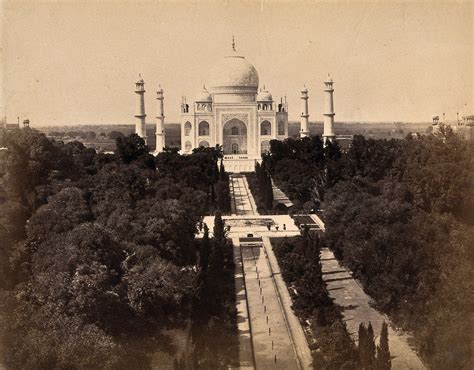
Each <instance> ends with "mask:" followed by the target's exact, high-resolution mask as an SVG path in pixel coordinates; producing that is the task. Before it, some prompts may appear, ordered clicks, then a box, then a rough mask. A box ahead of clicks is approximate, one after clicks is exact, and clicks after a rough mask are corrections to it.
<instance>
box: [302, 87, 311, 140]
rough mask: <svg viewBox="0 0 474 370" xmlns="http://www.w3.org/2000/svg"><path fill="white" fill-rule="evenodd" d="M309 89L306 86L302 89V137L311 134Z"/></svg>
mask: <svg viewBox="0 0 474 370" xmlns="http://www.w3.org/2000/svg"><path fill="white" fill-rule="evenodd" d="M308 98H309V97H308V89H307V88H306V86H304V87H303V90H301V100H302V105H301V129H300V137H306V136H308V135H309V131H308V119H309V114H308Z"/></svg>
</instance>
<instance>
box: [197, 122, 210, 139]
mask: <svg viewBox="0 0 474 370" xmlns="http://www.w3.org/2000/svg"><path fill="white" fill-rule="evenodd" d="M198 132H199V136H209V122H207V121H201V122H199V127H198Z"/></svg>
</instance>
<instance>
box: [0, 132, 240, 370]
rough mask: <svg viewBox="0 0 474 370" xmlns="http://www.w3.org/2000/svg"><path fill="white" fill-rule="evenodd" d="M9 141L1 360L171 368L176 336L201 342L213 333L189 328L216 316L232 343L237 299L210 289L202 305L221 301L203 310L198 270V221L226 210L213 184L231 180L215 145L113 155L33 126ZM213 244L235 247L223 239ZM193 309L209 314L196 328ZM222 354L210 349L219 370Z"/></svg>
mask: <svg viewBox="0 0 474 370" xmlns="http://www.w3.org/2000/svg"><path fill="white" fill-rule="evenodd" d="M5 141H6V146H7V148H8V151H7V155H6V157H5V165H4V168H5V172H6V173H5V174H4V176H2V177H1V186H0V191H1V192H0V240H1V246H0V248H1V250H0V253H1V255H2V259H1V261H0V280H1V295H2V296H1V297H0V302H1V305H2V306H1V320H0V324H1V332H2V333H1V334H2V335H1V337H2V343H1V347H0V350H1V358H2V361H3V363H4V365H6V366H7V367H8V368H12V369H20V368H21V369H37V368H45V369H46V368H58V369H66V368H67V369H86V368H97V367H99V368H140V369H147V368H150V366H151V363H152V361H154V362H155V363H156V362H158V363H161V364H166V362H167V361H168V362H170V361H171V364H172V361H173V360H172V359H173V358H177V357H179V356H180V355H179V354H176V352H177V351H179V350H180V348H179V345H178V344H177V343H175V342H176V341H175V340H174V339H175V338H174V337H173V336H172V335H171V334H169V333H170V332H171V330H175V331H176V330H178V331H181V332H184V334H185V335H186V336H187V337H188V338H190V339H189V340H188V342H189V343H191V342H194V343H195V346H196V347H197V346H198V345H206V338H203V339H202V340H201V341H199V340H200V338H197V339H196V338H193V336H192V334H193V328H194V327H195V326H197V325H199V327H200V328H201V330H204V332H206V330H207V328H213V327H214V326H213V323H212V322H213V321H217V322H220V328H224V329H223V331H224V333H223V336H226V335H227V336H229V337H232V333H233V332H235V330H234V329H235V328H234V326H235V323H234V322H233V320H234V316H235V315H233V311H232V310H231V309H229V307H232V305H233V299H234V298H233V297H232V296H229V295H227V296H224V297H222V291H221V290H219V289H215V290H210V292H209V293H208V296H207V298H206V299H209V300H212V299H213V300H215V301H216V303H215V305H214V306H212V307H211V306H210V307H209V308H208V306H207V304H201V305H196V304H195V303H196V300H198V301H200V300H201V301H202V298H200V294H198V291H199V287H200V286H201V285H202V281H203V280H202V276H201V275H202V274H201V273H200V269H199V268H197V267H196V266H197V265H198V260H199V259H201V260H202V258H200V257H199V251H200V250H202V248H201V246H200V244H201V243H199V242H198V241H196V240H195V234H196V233H197V225H198V224H199V222H200V220H202V217H203V215H204V214H206V213H208V212H211V211H213V210H214V209H217V208H219V207H220V208H223V211H226V209H228V208H229V203H227V204H225V201H221V202H220V204H219V205H218V204H217V202H216V196H215V194H216V191H215V189H216V188H217V187H219V186H220V187H221V188H222V187H223V186H222V183H225V182H226V181H227V177H226V175H225V174H224V173H221V174H219V170H218V158H219V157H220V156H221V152H220V150H219V148H217V149H216V148H208V149H201V150H197V151H196V152H195V153H193V154H192V155H189V156H181V155H179V154H177V153H176V151H166V152H164V153H161V154H160V155H158V156H157V158H156V159H155V158H154V157H153V156H151V155H149V154H148V148H147V147H146V145H145V144H144V142H143V140H142V139H140V138H139V137H138V136H136V135H131V136H129V137H118V139H117V151H116V154H115V155H104V154H96V153H95V151H94V150H93V149H87V148H86V147H84V146H83V145H82V144H81V143H79V142H72V143H68V144H63V143H62V142H55V141H51V140H49V139H47V138H46V137H45V136H44V135H43V134H40V133H38V132H36V131H34V130H31V129H24V130H18V131H16V132H12V133H8V134H7V135H6V137H5ZM227 187H228V186H227ZM214 244H215V245H219V246H220V247H219V248H220V249H223V250H224V249H226V248H227V247H228V246H227V245H223V242H222V240H219V241H216V242H214ZM214 249H215V248H214ZM214 249H212V250H214ZM211 255H214V256H215V257H214V258H215V259H217V260H218V261H219V263H218V262H217V261H216V260H215V261H214V262H213V265H216V264H219V265H222V266H224V268H221V269H220V270H218V271H217V272H215V274H221V276H219V278H220V280H222V284H227V286H228V284H229V282H230V280H229V279H232V277H233V273H232V271H233V270H232V265H231V262H229V260H228V257H226V255H225V252H224V254H217V255H216V254H215V253H214V254H212V253H211ZM210 265H211V263H210ZM215 276H216V275H214V279H215V280H219V279H217V278H215ZM232 284H233V282H232ZM230 289H232V287H231V288H230ZM232 291H233V290H232ZM221 297H222V299H221ZM196 309H200V310H201V313H206V315H204V314H203V318H201V321H200V322H199V323H197V322H196V314H195V310H196ZM202 320H204V321H202ZM209 322H211V323H209ZM212 335H214V334H212ZM228 341H229V342H231V339H229V340H228ZM223 347H224V346H222V347H220V348H223ZM193 348H194V347H193V346H190V347H187V348H186V349H185V351H186V353H188V354H189V353H190V352H193ZM181 350H182V348H181ZM223 350H227V349H226V348H224V349H223ZM226 356H227V357H229V356H228V354H225V353H224V354H222V353H220V352H217V353H214V354H213V358H217V360H216V361H217V363H218V364H219V366H216V367H215V368H217V367H223V366H224V365H223V364H225V362H226V361H227V360H228V358H227V357H226ZM196 366H197V367H199V364H197V365H196Z"/></svg>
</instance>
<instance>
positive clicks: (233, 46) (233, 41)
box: [232, 35, 235, 51]
mask: <svg viewBox="0 0 474 370" xmlns="http://www.w3.org/2000/svg"><path fill="white" fill-rule="evenodd" d="M232 50H233V51H235V38H234V35H232Z"/></svg>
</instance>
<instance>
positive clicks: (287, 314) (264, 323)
mask: <svg viewBox="0 0 474 370" xmlns="http://www.w3.org/2000/svg"><path fill="white" fill-rule="evenodd" d="M230 187H231V196H232V213H233V215H232V216H225V217H223V219H224V222H225V224H226V225H227V226H231V229H230V231H229V237H230V238H232V241H233V244H234V261H235V264H236V271H235V280H236V297H237V323H238V330H239V344H240V345H239V347H240V351H239V363H240V368H241V369H252V368H256V369H288V370H293V369H295V370H296V369H308V368H311V361H312V358H311V352H310V350H309V347H308V344H307V342H306V338H305V336H304V332H303V329H302V327H301V324H300V323H299V321H298V318H297V317H296V316H295V315H294V313H293V311H292V309H291V305H292V302H291V298H290V295H289V293H288V289H287V288H286V285H285V283H284V282H283V280H282V278H281V275H280V273H279V271H280V270H279V267H278V263H277V261H276V258H275V256H274V255H273V251H272V249H271V245H270V240H269V237H271V236H279V237H280V236H294V235H299V229H298V228H297V227H296V226H295V224H294V222H293V220H292V219H291V218H290V217H289V216H287V215H281V216H260V215H258V213H257V211H256V210H257V207H256V206H255V201H254V199H253V197H252V195H251V193H250V191H249V187H248V183H247V180H246V178H245V176H241V175H232V176H231V177H230ZM213 221H214V220H213V217H205V218H204V222H205V223H206V224H208V226H209V227H210V228H211V230H212V225H213ZM269 224H270V225H271V227H270V230H268V227H267V225H269ZM283 225H284V226H283ZM277 226H278V230H277ZM248 234H252V236H254V237H255V239H260V238H261V239H262V241H260V242H259V243H255V244H254V245H252V243H250V245H249V244H248V243H247V244H246V245H245V246H244V245H241V241H244V240H245V239H244V238H246V239H248V238H247V237H248ZM241 238H242V239H241Z"/></svg>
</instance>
